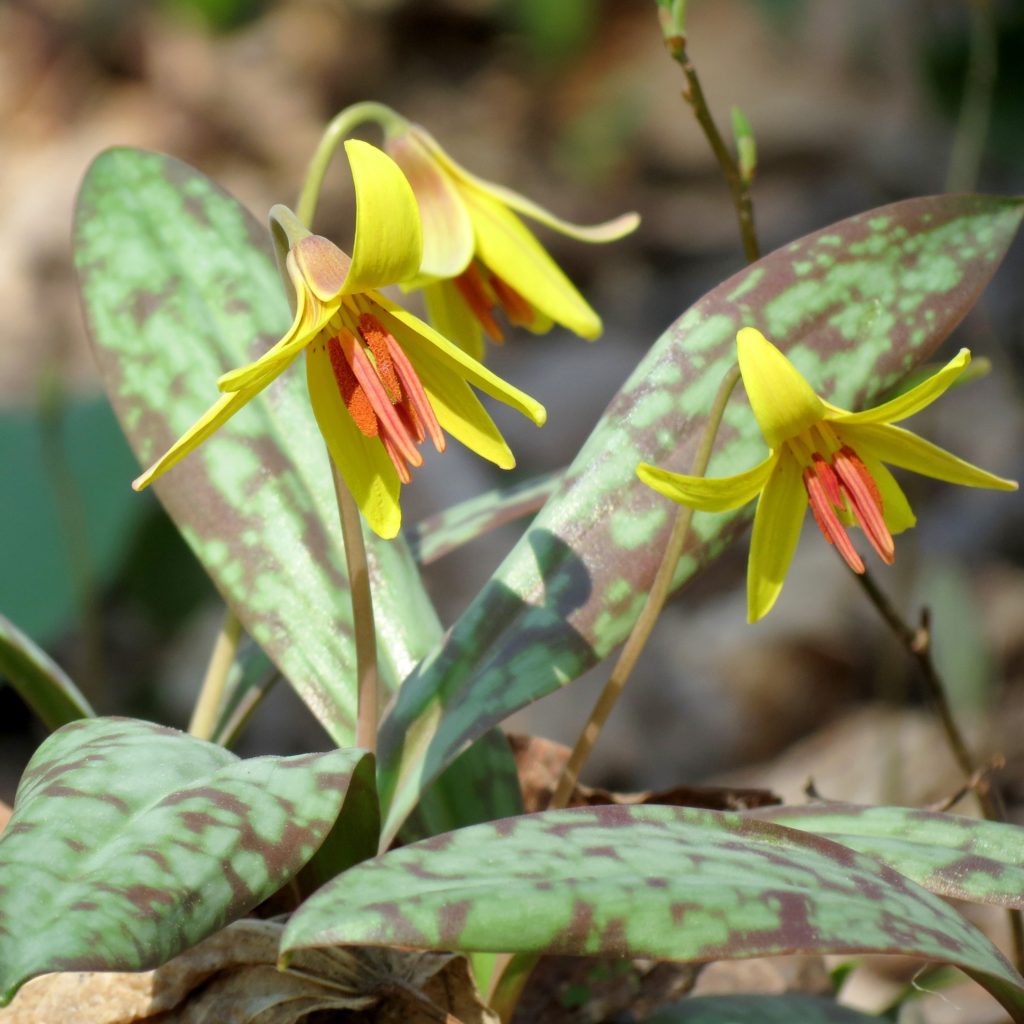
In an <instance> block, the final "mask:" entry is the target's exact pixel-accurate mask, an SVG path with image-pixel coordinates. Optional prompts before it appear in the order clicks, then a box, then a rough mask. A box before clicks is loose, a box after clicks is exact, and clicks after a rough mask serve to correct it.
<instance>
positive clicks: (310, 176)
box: [295, 102, 403, 228]
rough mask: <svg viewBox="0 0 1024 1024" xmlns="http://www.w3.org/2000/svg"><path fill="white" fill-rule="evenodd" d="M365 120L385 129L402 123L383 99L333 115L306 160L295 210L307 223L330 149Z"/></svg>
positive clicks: (328, 161) (318, 193)
mask: <svg viewBox="0 0 1024 1024" xmlns="http://www.w3.org/2000/svg"><path fill="white" fill-rule="evenodd" d="M367 121H376V122H377V123H378V124H380V125H381V126H382V127H383V128H384V129H385V131H387V130H389V128H391V127H393V126H396V125H399V124H401V123H403V119H402V118H401V117H400V116H399V115H398V114H396V113H395V112H394V111H393V110H392V109H391V108H390V107H386V106H385V105H384V104H383V103H373V102H367V103H355V104H353V105H352V106H351V107H346V108H345V109H344V110H343V111H341V113H339V114H336V115H335V116H334V118H333V119H332V120H331V121H330V123H329V124H328V125H327V127H326V128H325V129H324V133H323V135H322V136H321V137H320V143H319V145H318V146H317V147H316V152H315V153H314V154H313V158H312V159H311V160H310V161H309V167H308V168H307V170H306V180H305V183H304V184H303V186H302V192H301V193H300V195H299V204H298V207H297V208H296V211H295V212H296V214H297V215H298V218H299V220H301V221H302V223H303V224H305V225H307V226H308V227H310V228H312V226H313V218H314V216H315V215H316V204H317V202H318V201H319V199H320V189H321V188H322V187H323V183H324V176H325V175H326V174H327V168H328V166H329V165H330V163H331V159H332V158H333V157H334V151H335V150H336V149H337V148H338V145H339V143H341V142H342V141H344V139H345V138H346V137H347V136H348V135H350V134H351V132H352V129H353V128H357V127H358V126H359V125H361V124H365V123H366V122H367Z"/></svg>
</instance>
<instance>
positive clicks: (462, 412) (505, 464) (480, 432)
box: [409, 353, 516, 469]
mask: <svg viewBox="0 0 1024 1024" xmlns="http://www.w3.org/2000/svg"><path fill="white" fill-rule="evenodd" d="M409 358H410V359H411V360H412V362H413V365H414V366H415V368H416V373H417V374H418V376H419V378H420V381H421V382H422V384H423V389H424V390H425V391H426V393H427V397H428V398H429V399H430V404H431V406H432V408H433V410H434V414H435V415H436V416H437V421H438V423H440V424H441V427H442V429H443V430H444V431H446V432H447V433H449V434H451V436H452V437H454V438H455V439H456V440H457V441H459V442H460V443H462V444H464V445H465V446H466V447H467V448H469V449H470V451H474V452H476V454H477V455H479V456H481V457H482V458H485V459H487V460H488V461H489V462H493V463H494V464H495V465H496V466H499V467H500V468H501V469H512V467H513V466H515V464H516V460H515V456H514V455H513V454H512V449H511V448H509V446H508V444H506V442H505V439H504V438H503V437H502V436H501V431H499V430H498V428H497V427H496V426H495V424H494V421H493V420H492V419H491V417H490V416H489V415H488V414H487V410H486V409H484V407H483V406H482V405H481V404H480V400H479V399H478V398H477V397H476V395H474V394H473V390H472V388H470V386H469V385H468V384H467V383H466V382H465V381H464V380H462V378H461V377H459V376H457V375H456V374H454V373H452V372H451V371H450V370H448V369H446V368H445V367H444V366H442V365H441V364H440V363H438V362H436V361H430V360H427V361H425V362H418V361H417V360H416V359H415V358H414V357H413V356H412V355H411V353H410V355H409Z"/></svg>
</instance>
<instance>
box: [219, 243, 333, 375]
mask: <svg viewBox="0 0 1024 1024" xmlns="http://www.w3.org/2000/svg"><path fill="white" fill-rule="evenodd" d="M285 265H286V267H287V268H288V276H289V277H290V278H291V281H292V284H293V286H294V287H295V319H294V320H293V321H292V325H291V327H289V328H288V331H287V333H286V334H285V336H284V337H283V338H282V339H281V340H280V341H279V342H277V343H276V344H275V345H274V346H273V347H272V348H270V349H268V350H267V351H266V352H264V353H263V355H262V356H260V358H259V359H257V360H256V361H255V362H252V363H248V364H247V365H245V366H239V367H238V368H237V369H234V370H229V371H228V372H227V373H225V374H223V375H222V376H221V377H220V378H219V379H218V380H217V387H219V388H220V390H221V391H243V390H245V389H249V388H257V389H259V388H263V387H266V386H267V384H269V383H270V382H271V381H272V380H273V379H274V378H275V377H276V376H277V375H278V374H279V373H280V372H281V371H282V370H283V369H284V368H285V367H286V366H288V365H289V364H290V363H291V362H292V360H293V359H294V358H295V357H296V356H297V355H298V354H299V352H301V351H302V349H304V348H305V347H306V346H307V345H308V344H309V343H310V341H312V340H313V338H315V337H316V335H317V334H318V333H319V332H320V330H321V329H322V328H323V327H324V326H325V325H326V324H327V321H328V320H330V318H331V317H332V316H334V314H335V312H336V311H337V309H338V303H337V302H332V303H326V304H325V303H322V302H320V300H319V299H317V297H316V296H315V295H312V294H310V293H309V292H307V290H306V287H305V282H304V279H303V277H302V273H301V271H300V270H299V268H298V264H297V262H296V260H295V255H294V252H290V253H289V254H288V258H287V260H286V261H285Z"/></svg>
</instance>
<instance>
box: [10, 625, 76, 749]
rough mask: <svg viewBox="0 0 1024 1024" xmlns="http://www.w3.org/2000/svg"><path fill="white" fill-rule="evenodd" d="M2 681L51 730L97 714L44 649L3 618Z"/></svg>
mask: <svg viewBox="0 0 1024 1024" xmlns="http://www.w3.org/2000/svg"><path fill="white" fill-rule="evenodd" d="M0 678H2V679H6V680H7V682H8V683H10V684H11V686H13V687H14V689H15V690H17V691H18V693H19V695H20V696H21V699H22V700H23V701H24V702H25V703H26V704H27V705H28V706H29V707H30V708H31V709H32V710H33V711H34V712H35V713H36V714H37V715H38V716H39V717H40V718H41V719H42V721H43V724H44V725H45V726H46V727H47V728H48V729H59V728H60V727H61V726H62V725H66V724H67V723H68V722H74V721H75V720H76V719H78V718H91V717H92V716H93V715H94V714H95V712H94V711H93V709H92V708H91V707H90V706H89V702H88V701H87V700H86V699H85V697H83V696H82V694H81V693H79V691H78V687H77V686H75V684H74V683H73V682H72V681H71V680H70V679H69V678H68V676H67V675H65V673H64V670H63V669H62V668H61V667H60V665H58V664H57V663H56V662H55V661H54V660H53V659H52V658H51V657H50V656H49V655H48V654H47V653H46V652H45V651H44V650H42V649H41V648H39V647H37V646H36V645H35V644H34V643H33V642H32V641H31V640H30V639H29V638H28V637H27V636H25V634H24V633H22V631H21V630H20V629H18V627H17V626H15V625H14V623H13V622H11V621H10V620H9V619H6V618H4V616H3V615H0Z"/></svg>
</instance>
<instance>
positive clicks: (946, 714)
mask: <svg viewBox="0 0 1024 1024" xmlns="http://www.w3.org/2000/svg"><path fill="white" fill-rule="evenodd" d="M853 575H854V578H855V579H856V580H857V582H858V583H859V584H860V587H861V589H862V590H863V591H864V593H865V594H866V595H867V598H868V600H869V601H870V602H871V603H872V604H873V605H874V606H875V608H876V610H877V611H878V614H879V615H881V616H882V618H883V619H884V620H885V623H886V625H887V626H888V627H889V628H890V629H891V630H892V632H893V635H894V636H895V637H896V639H897V640H898V641H899V642H900V643H901V644H902V645H903V647H904V648H905V649H906V652H907V654H909V655H910V657H911V658H912V659H913V660H914V663H915V664H916V665H917V669H918V672H919V673H920V675H921V678H922V679H923V680H924V684H925V687H926V688H927V690H928V695H929V697H930V698H931V700H932V703H933V704H934V706H935V710H936V712H937V713H938V716H939V721H940V723H941V724H942V731H943V732H944V733H945V734H946V742H947V743H948V744H949V749H950V751H951V752H952V754H953V758H954V760H955V761H956V763H957V766H958V767H959V768H960V771H961V772H963V774H964V777H965V779H966V780H967V786H968V788H969V789H971V790H972V791H973V793H974V795H975V797H976V798H977V801H978V806H979V807H980V809H981V813H982V815H983V816H984V817H985V818H986V819H987V820H988V821H1006V809H1005V807H1004V806H1003V800H1002V797H1001V796H1000V794H999V791H998V790H997V789H993V787H992V785H991V782H990V780H989V777H988V772H987V771H986V770H985V768H984V767H981V766H979V764H978V761H977V760H976V758H975V757H974V755H973V754H972V753H971V748H970V746H969V745H968V743H967V740H966V739H965V737H964V734H963V733H962V732H961V731H960V727H959V726H958V725H957V722H956V719H955V718H954V716H953V709H952V708H951V707H950V704H949V700H948V698H947V697H946V687H945V685H944V684H943V682H942V677H941V676H940V675H939V672H938V669H937V668H936V667H935V662H934V661H933V660H932V644H931V624H930V621H929V620H930V616H929V614H928V610H927V609H923V610H922V612H921V624H920V625H919V626H918V627H917V628H916V629H915V628H913V627H912V626H911V625H910V624H909V623H908V622H906V621H905V620H904V619H903V618H902V616H901V615H900V613H899V612H898V611H897V610H896V608H895V606H894V605H893V603H892V602H891V601H890V600H889V598H888V597H887V596H886V594H885V593H883V591H882V589H881V588H880V587H879V586H878V584H877V583H876V582H875V580H874V578H873V577H872V576H871V574H870V573H869V572H867V570H865V571H864V572H862V573H853ZM1008 914H1009V920H1010V934H1011V936H1012V940H1013V953H1014V961H1015V963H1016V965H1017V969H1018V970H1024V922H1022V918H1021V912H1020V911H1019V910H1009V911H1008Z"/></svg>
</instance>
